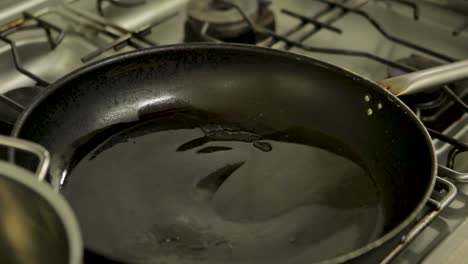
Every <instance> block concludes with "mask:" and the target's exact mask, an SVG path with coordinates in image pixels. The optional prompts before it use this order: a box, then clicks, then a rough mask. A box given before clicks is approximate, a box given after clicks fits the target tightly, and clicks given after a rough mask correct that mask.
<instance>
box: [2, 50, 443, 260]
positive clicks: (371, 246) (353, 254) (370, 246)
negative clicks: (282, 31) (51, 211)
mask: <svg viewBox="0 0 468 264" xmlns="http://www.w3.org/2000/svg"><path fill="white" fill-rule="evenodd" d="M207 49H229V50H236V51H241V52H255V53H261V54H264V55H269V56H277V57H285V58H287V59H290V60H297V61H301V62H306V63H307V64H313V65H315V66H318V67H322V68H324V69H326V70H329V71H333V72H335V73H337V74H340V75H342V76H344V77H347V78H350V79H353V81H355V82H359V83H361V84H362V85H367V86H368V87H369V88H371V89H373V90H374V91H375V92H378V93H380V94H382V95H384V96H386V97H387V98H388V99H389V100H390V101H391V102H392V103H393V104H396V105H397V106H399V108H400V109H401V110H402V111H403V113H404V114H405V116H406V117H407V118H408V119H409V120H411V122H412V123H413V124H414V125H415V128H417V129H418V130H419V132H420V133H421V136H423V140H424V141H426V143H427V144H426V145H427V151H428V154H429V155H430V159H431V175H430V177H431V180H430V183H429V184H428V186H427V187H426V188H427V189H426V190H425V193H424V195H423V197H422V198H421V199H420V201H419V202H418V204H417V206H416V207H415V208H414V209H413V210H412V212H411V213H410V214H409V215H407V216H406V217H405V218H404V220H403V221H401V222H400V223H399V224H398V225H397V226H396V227H394V228H392V229H391V230H390V231H389V232H387V233H386V234H384V235H383V236H381V237H379V238H378V239H376V240H374V241H372V242H370V243H367V244H366V245H364V246H362V247H360V248H357V249H354V250H353V251H350V252H348V253H344V254H341V255H338V256H335V257H333V258H330V259H325V260H323V261H320V262H318V263H343V262H346V261H350V260H352V259H355V258H357V257H359V256H362V255H365V254H366V253H369V252H370V251H372V250H375V249H377V248H378V247H379V246H381V245H383V244H385V243H386V242H388V241H390V240H391V239H392V238H394V237H395V236H397V235H398V234H399V233H401V232H402V231H403V230H404V229H405V228H406V227H408V226H409V225H410V224H411V223H412V222H413V221H414V220H415V219H416V217H417V216H418V214H419V213H420V212H421V211H422V209H423V208H424V206H425V205H426V204H427V201H428V200H429V198H430V195H431V193H432V191H433V190H434V186H435V182H436V174H437V171H436V167H437V166H436V164H437V157H436V155H435V150H434V146H433V145H432V141H431V137H430V135H429V132H428V131H427V129H426V128H425V127H424V125H423V124H422V122H421V121H420V120H419V119H418V118H417V117H416V115H415V114H414V113H413V112H412V111H411V109H410V108H409V107H408V106H407V105H405V104H404V103H403V102H402V101H401V100H400V99H399V98H398V97H396V96H395V95H393V94H391V93H390V92H389V91H387V90H386V89H385V88H383V87H382V86H381V85H379V84H378V83H376V82H375V81H372V80H370V79H368V78H365V77H363V76H361V75H359V74H356V73H353V72H351V71H349V70H346V69H343V68H340V67H338V66H335V65H332V64H329V63H327V62H324V61H320V60H317V59H314V58H310V57H307V56H304V55H300V54H296V53H292V52H287V51H282V50H275V49H271V48H265V47H258V46H252V45H245V44H232V43H229V44H227V43H190V44H175V45H166V46H160V47H155V48H148V49H141V50H135V51H130V52H126V53H121V54H117V55H114V56H111V57H108V58H105V59H102V60H99V61H95V62H93V63H91V64H88V65H85V66H83V67H81V68H79V69H76V70H74V71H73V72H71V73H69V74H67V75H65V76H63V77H62V78H60V79H59V80H57V81H56V82H54V83H52V84H51V85H50V86H49V87H48V88H47V90H46V91H45V92H44V93H42V94H40V95H39V96H37V97H36V98H35V99H34V101H33V102H32V103H31V104H30V105H29V106H28V107H27V108H26V109H25V111H24V112H23V113H22V114H21V115H20V117H19V118H18V120H17V121H16V122H15V125H14V127H13V130H12V133H11V135H12V136H14V137H17V138H18V137H19V135H20V132H21V130H22V128H23V126H24V124H25V122H26V121H27V120H28V118H29V116H30V115H31V113H32V112H33V111H34V109H35V108H36V107H37V106H38V105H39V104H40V103H42V102H43V101H44V100H46V98H47V97H48V96H49V95H50V94H52V93H54V92H55V91H56V90H58V89H60V87H63V86H64V85H65V84H67V83H68V82H70V81H72V80H74V79H76V78H78V77H79V76H81V75H83V74H86V73H88V72H92V71H94V70H96V69H99V68H101V67H105V66H108V65H111V64H113V63H114V62H119V61H124V60H126V59H132V58H136V57H140V56H145V55H148V54H151V55H154V54H158V53H164V52H168V51H177V50H207Z"/></svg>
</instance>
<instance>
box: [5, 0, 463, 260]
mask: <svg viewBox="0 0 468 264" xmlns="http://www.w3.org/2000/svg"><path fill="white" fill-rule="evenodd" d="M231 3H234V4H235V5H232V4H230V3H229V2H226V1H216V0H192V1H189V0H65V1H62V0H3V1H2V3H0V43H1V44H0V80H1V83H2V85H1V86H0V94H1V97H0V99H1V100H0V130H1V132H2V133H5V134H6V133H9V130H10V129H11V126H12V124H13V123H14V122H15V120H16V118H17V117H18V115H19V114H20V113H21V112H22V111H23V110H24V108H25V107H26V106H27V105H28V104H29V103H30V102H31V101H32V100H33V99H34V97H35V96H36V95H37V94H39V93H41V92H42V91H44V90H45V89H47V88H46V87H47V86H48V85H49V84H50V83H52V82H54V81H56V80H57V79H59V78H61V77H63V76H65V75H66V74H68V73H70V72H71V71H73V70H75V69H78V68H80V67H82V66H84V65H86V64H88V63H91V62H93V61H96V60H99V59H102V58H105V57H108V56H111V55H114V54H117V53H121V52H127V51H131V50H135V49H142V48H148V47H154V46H160V45H168V44H177V43H185V42H198V41H208V42H239V43H246V44H251V45H258V46H262V47H268V48H273V49H282V50H288V51H290V52H295V53H300V54H303V55H306V56H309V57H312V58H316V59H319V60H323V61H326V62H329V63H332V64H335V65H338V66H340V67H343V68H345V69H347V70H349V71H352V72H355V73H357V74H359V75H362V76H365V77H366V78H369V79H372V80H374V81H378V80H381V79H384V78H387V77H389V76H395V75H399V74H402V73H405V72H410V71H414V70H417V69H424V68H430V67H433V66H436V65H441V64H444V63H449V62H452V61H456V60H460V59H463V58H467V57H468V46H467V45H466V43H468V2H467V1H463V0H460V1H456V0H450V1H435V0H414V1H406V0H370V1H363V0H347V1H346V0H343V1H338V0H336V1H330V0H272V1H264V0H259V1H251V0H236V1H231ZM466 97H468V82H466V81H461V82H458V83H453V84H447V85H446V86H444V87H440V88H439V89H436V90H434V91H433V92H430V93H424V94H417V95H412V96H407V97H403V98H402V100H403V101H404V102H405V103H406V104H407V105H408V106H410V108H411V109H412V110H413V111H414V112H415V113H416V114H417V115H418V116H419V118H420V119H421V120H422V121H423V122H424V124H425V125H426V126H427V127H429V128H432V129H435V130H437V131H439V132H440V133H441V134H442V136H438V137H437V138H439V139H435V140H434V145H435V147H436V152H437V155H438V159H439V162H440V163H442V164H445V163H447V164H449V165H450V166H451V167H454V168H456V169H458V170H460V171H468V165H467V164H468V162H467V160H466V159H468V155H464V153H463V152H464V151H466V150H467V148H466V145H465V144H463V142H468V115H467V114H466V112H467V109H468V106H467V105H465V104H464V102H463V100H464V99H465V98H466ZM443 135H445V137H448V138H449V139H448V140H449V141H450V140H452V141H455V144H447V143H445V142H446V141H447V139H445V140H440V139H444V136H443ZM453 145H455V146H456V147H453ZM457 187H458V191H459V193H458V195H457V197H456V199H455V201H453V202H452V203H451V205H450V206H449V207H448V208H446V209H445V210H444V211H443V212H442V213H441V214H440V215H439V216H438V217H437V218H436V219H435V220H434V221H433V222H432V223H431V224H430V225H429V226H428V227H427V228H426V229H425V230H424V231H423V232H422V233H421V234H419V235H418V236H417V238H416V239H415V240H414V241H413V242H412V243H410V244H409V245H408V246H407V248H405V249H404V251H403V252H402V253H401V254H400V255H399V256H398V257H397V258H396V259H395V263H415V262H424V263H441V262H443V263H462V262H464V259H465V258H466V257H468V255H467V254H468V253H466V252H467V250H468V239H467V238H468V209H467V208H468V187H467V186H465V185H464V184H463V183H460V184H458V186H457Z"/></svg>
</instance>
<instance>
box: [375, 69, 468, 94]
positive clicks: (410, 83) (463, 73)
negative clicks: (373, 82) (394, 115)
mask: <svg viewBox="0 0 468 264" xmlns="http://www.w3.org/2000/svg"><path fill="white" fill-rule="evenodd" d="M466 78H468V60H462V61H458V62H453V63H450V64H446V65H442V66H437V67H433V68H430V69H426V70H421V71H417V72H412V73H408V74H404V75H400V76H397V77H393V78H389V79H385V80H382V81H380V82H379V84H380V85H382V86H383V87H384V88H386V89H388V90H389V91H390V92H391V93H393V94H394V95H397V96H399V95H409V94H414V93H418V92H422V91H426V90H430V88H434V87H437V86H440V85H443V84H447V83H451V82H455V81H460V80H463V79H466Z"/></svg>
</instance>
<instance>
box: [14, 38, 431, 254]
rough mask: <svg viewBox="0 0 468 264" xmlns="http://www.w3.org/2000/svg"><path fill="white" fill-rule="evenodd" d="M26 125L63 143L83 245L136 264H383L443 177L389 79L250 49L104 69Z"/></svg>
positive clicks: (27, 130) (30, 114) (56, 146)
mask: <svg viewBox="0 0 468 264" xmlns="http://www.w3.org/2000/svg"><path fill="white" fill-rule="evenodd" d="M13 134H14V135H15V136H17V137H20V138H25V139H29V140H32V141H35V142H38V143H40V144H42V145H43V146H45V147H46V148H47V149H48V150H49V151H50V153H51V167H50V171H49V180H50V181H51V183H52V184H53V185H54V186H55V187H57V188H61V190H62V193H63V194H64V195H65V197H66V198H67V200H68V201H69V202H70V204H71V206H72V208H73V209H74V211H75V212H76V215H77V217H78V220H79V222H80V224H81V229H82V231H83V237H84V241H85V244H86V246H87V247H88V248H89V249H91V250H93V251H95V252H97V253H99V254H103V255H106V256H109V257H111V258H113V259H116V260H121V261H124V262H134V263H312V262H319V261H325V260H329V261H332V262H343V261H349V260H360V261H363V260H366V261H372V263H374V262H376V261H378V260H381V258H382V255H381V254H378V253H376V252H378V251H376V250H375V249H377V248H380V249H382V248H390V247H392V246H395V245H396V244H398V243H399V241H400V238H401V235H402V234H403V233H404V231H405V230H407V229H405V228H407V227H408V225H409V223H411V222H412V221H413V220H414V219H415V217H416V215H417V214H418V213H419V212H420V211H421V209H422V208H423V206H424V204H425V203H426V202H427V200H428V198H429V195H430V193H431V191H432V190H433V186H434V182H435V174H436V159H435V155H434V151H433V147H432V145H431V141H430V138H429V135H428V133H427V131H426V130H425V128H424V127H423V125H422V124H421V123H420V121H418V119H417V118H416V117H415V115H414V114H413V113H412V112H411V111H410V109H408V107H406V106H405V105H404V104H403V103H402V102H401V101H399V100H398V99H397V98H396V97H395V96H393V95H391V94H390V93H389V92H387V91H385V90H384V89H382V88H381V87H380V86H378V85H377V84H375V83H373V82H371V81H368V80H366V79H363V78H361V77H359V76H357V75H355V74H352V73H350V72H347V71H344V70H342V69H339V68H337V67H334V66H331V65H329V64H326V63H323V62H319V61H316V60H313V59H310V58H306V57H303V56H299V55H295V54H292V53H287V52H281V51H275V50H270V49H263V48H256V47H251V46H241V45H220V44H190V45H183V46H167V47H161V48H157V49H148V50H142V51H136V52H132V53H127V54H123V55H119V56H116V57H113V58H109V59H106V60H104V61H100V62H97V63H95V64H93V65H90V66H88V67H85V68H83V69H81V70H78V71H76V72H74V73H72V74H70V75H68V76H66V77H65V78H63V79H61V80H60V81H58V82H56V83H55V84H53V85H52V86H51V87H50V88H49V90H48V91H47V92H46V93H45V94H43V95H42V96H40V98H38V99H37V100H36V101H35V102H34V103H33V104H32V105H31V106H30V107H29V108H28V109H27V110H26V112H25V113H24V114H23V115H22V117H21V118H20V120H19V121H18V123H17V124H16V126H15V128H14V132H13ZM17 161H18V162H20V163H22V164H23V165H31V164H32V161H31V160H28V159H26V158H25V157H22V156H18V155H17Z"/></svg>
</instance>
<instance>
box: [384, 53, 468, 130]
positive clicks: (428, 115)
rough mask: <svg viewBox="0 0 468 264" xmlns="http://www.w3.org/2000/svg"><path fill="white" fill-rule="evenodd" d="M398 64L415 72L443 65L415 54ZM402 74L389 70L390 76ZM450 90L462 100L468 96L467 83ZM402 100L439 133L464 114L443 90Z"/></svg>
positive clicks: (457, 84)
mask: <svg viewBox="0 0 468 264" xmlns="http://www.w3.org/2000/svg"><path fill="white" fill-rule="evenodd" d="M397 62H398V63H400V64H402V65H405V66H407V67H409V68H411V69H414V70H422V69H427V68H431V67H435V66H438V65H441V63H439V62H437V61H435V60H432V59H429V58H427V57H422V56H420V55H415V54H412V55H410V56H409V57H406V58H402V59H400V60H397ZM400 74H403V72H401V71H398V70H394V69H389V75H390V76H396V75H400ZM450 88H451V90H452V91H453V92H454V94H455V95H456V96H458V97H460V98H463V97H465V96H466V95H467V94H468V85H467V82H463V81H462V82H457V83H455V84H453V85H451V86H450ZM401 99H402V100H403V102H405V104H407V105H408V106H409V107H410V108H411V109H412V110H413V111H414V112H415V113H416V114H417V115H418V116H419V118H420V119H421V121H423V123H424V124H425V125H426V126H427V127H429V128H432V129H436V130H439V131H442V130H444V129H445V128H447V127H448V126H449V125H450V124H452V123H453V122H454V121H456V120H457V119H458V118H460V117H461V115H462V114H463V113H462V112H461V111H459V109H457V106H454V104H453V101H452V99H451V98H450V97H449V96H448V94H447V93H446V92H444V90H443V89H435V90H433V91H430V92H424V93H419V94H415V95H407V96H402V97H401Z"/></svg>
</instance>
